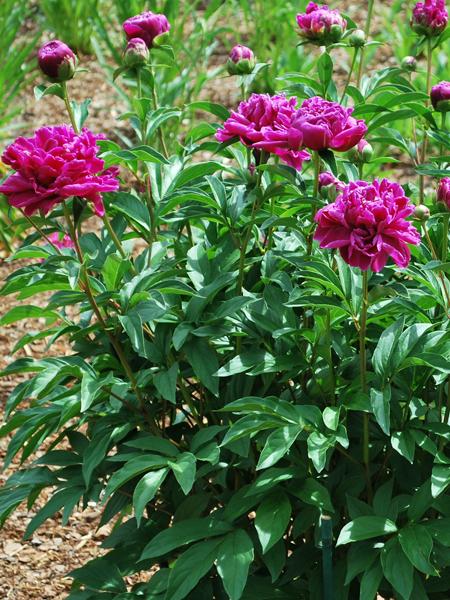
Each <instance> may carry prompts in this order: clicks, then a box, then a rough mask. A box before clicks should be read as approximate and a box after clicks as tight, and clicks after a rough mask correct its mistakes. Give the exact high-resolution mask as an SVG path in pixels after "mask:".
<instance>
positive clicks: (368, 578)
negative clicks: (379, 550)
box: [359, 560, 383, 600]
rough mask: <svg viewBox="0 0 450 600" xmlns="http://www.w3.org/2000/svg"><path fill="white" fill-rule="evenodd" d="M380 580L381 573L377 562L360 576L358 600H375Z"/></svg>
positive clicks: (381, 577)
mask: <svg viewBox="0 0 450 600" xmlns="http://www.w3.org/2000/svg"><path fill="white" fill-rule="evenodd" d="M382 579H383V571H382V569H381V565H380V561H379V560H377V562H376V563H375V564H373V565H372V566H371V567H370V569H368V570H367V571H366V572H365V573H364V575H363V576H362V579H361V587H360V590H359V600H375V598H376V597H377V595H378V594H377V592H378V589H379V587H380V583H381V580H382Z"/></svg>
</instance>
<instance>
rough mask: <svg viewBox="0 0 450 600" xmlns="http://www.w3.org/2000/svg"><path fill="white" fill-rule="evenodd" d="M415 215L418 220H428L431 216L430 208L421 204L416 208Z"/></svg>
mask: <svg viewBox="0 0 450 600" xmlns="http://www.w3.org/2000/svg"><path fill="white" fill-rule="evenodd" d="M413 217H414V218H415V219H416V220H417V221H428V219H429V218H430V209H429V208H428V206H425V204H419V205H418V206H416V208H415V209H414V213H413Z"/></svg>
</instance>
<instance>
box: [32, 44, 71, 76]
mask: <svg viewBox="0 0 450 600" xmlns="http://www.w3.org/2000/svg"><path fill="white" fill-rule="evenodd" d="M38 63H39V68H40V69H41V71H42V72H43V73H44V75H47V77H48V78H49V79H50V80H51V81H55V82H62V81H68V80H69V79H72V77H73V76H74V74H75V69H76V67H77V57H76V56H75V54H74V53H73V51H72V50H71V49H70V48H69V46H67V45H66V44H65V43H64V42H60V41H59V40H53V41H51V42H47V43H46V44H44V45H43V46H41V47H40V48H39V52H38Z"/></svg>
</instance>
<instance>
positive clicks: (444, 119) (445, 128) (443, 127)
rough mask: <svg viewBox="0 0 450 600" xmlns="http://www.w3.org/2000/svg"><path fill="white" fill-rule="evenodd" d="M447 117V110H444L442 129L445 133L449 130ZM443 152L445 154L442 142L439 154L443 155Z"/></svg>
mask: <svg viewBox="0 0 450 600" xmlns="http://www.w3.org/2000/svg"><path fill="white" fill-rule="evenodd" d="M446 118H447V112H446V111H444V112H443V113H441V129H442V132H443V133H445V132H446V131H447V127H446ZM443 154H444V144H441V145H440V146H439V156H442V155H443Z"/></svg>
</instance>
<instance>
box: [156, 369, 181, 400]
mask: <svg viewBox="0 0 450 600" xmlns="http://www.w3.org/2000/svg"><path fill="white" fill-rule="evenodd" d="M178 368H179V367H178V363H177V362H175V363H173V365H172V366H171V367H170V369H168V370H167V371H160V372H159V373H155V375H154V376H153V383H154V384H155V387H156V389H157V390H158V392H159V393H160V394H161V396H162V397H163V398H164V400H168V401H169V402H171V403H172V404H176V392H177V378H178Z"/></svg>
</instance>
